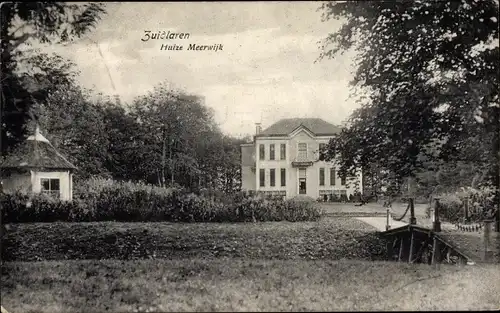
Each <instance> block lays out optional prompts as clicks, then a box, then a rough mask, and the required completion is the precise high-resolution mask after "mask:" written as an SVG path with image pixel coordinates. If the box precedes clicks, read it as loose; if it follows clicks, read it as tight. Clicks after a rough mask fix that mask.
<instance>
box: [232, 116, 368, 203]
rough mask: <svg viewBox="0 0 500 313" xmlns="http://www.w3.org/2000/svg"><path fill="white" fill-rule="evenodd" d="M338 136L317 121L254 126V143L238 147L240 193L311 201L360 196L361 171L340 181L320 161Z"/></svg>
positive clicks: (334, 170) (332, 169) (295, 120)
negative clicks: (322, 154)
mask: <svg viewBox="0 0 500 313" xmlns="http://www.w3.org/2000/svg"><path fill="white" fill-rule="evenodd" d="M339 132H340V128H339V127H337V126H335V125H332V124H330V123H328V122H326V121H324V120H322V119H319V118H293V119H283V120H280V121H278V122H277V123H275V124H273V125H271V126H270V127H268V128H267V129H265V130H262V129H261V126H260V124H257V126H256V134H255V136H254V140H253V142H252V143H246V144H243V145H241V173H242V189H243V190H247V191H250V190H252V191H257V192H262V193H265V194H271V195H276V196H283V197H286V198H293V197H296V196H301V195H303V196H308V197H311V198H314V199H317V198H320V197H321V198H323V197H324V196H325V195H327V196H330V195H337V196H341V195H345V196H347V197H349V196H350V195H354V194H355V193H356V192H362V190H363V186H362V176H361V171H359V172H358V174H357V176H356V177H345V178H343V177H340V176H339V175H338V165H337V164H336V162H335V161H333V162H325V161H320V160H319V151H320V149H321V148H322V146H323V145H325V146H326V145H327V144H328V142H329V140H330V139H331V138H332V136H333V135H335V134H336V133H339Z"/></svg>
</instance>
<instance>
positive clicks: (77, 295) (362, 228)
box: [1, 217, 500, 312]
mask: <svg viewBox="0 0 500 313" xmlns="http://www.w3.org/2000/svg"><path fill="white" fill-rule="evenodd" d="M7 228H8V229H7V233H6V234H5V237H4V241H3V242H2V252H3V258H4V260H6V261H7V262H5V263H4V265H3V266H2V290H1V296H2V306H4V307H5V308H6V309H7V310H9V312H104V311H109V312H134V311H141V312H144V311H148V310H149V311H311V310H313V311H315V310H316V311H320V310H350V311H353V310H438V309H439V310H461V309H463V310H469V309H492V308H498V307H499V306H500V304H499V302H498V297H497V296H498V292H499V291H500V290H499V287H500V285H499V284H498V281H499V280H500V276H499V275H500V272H499V271H498V268H497V267H487V266H482V267H479V266H476V267H466V268H459V267H447V266H441V271H435V270H433V269H432V268H431V267H429V266H428V265H408V264H403V263H388V262H384V261H382V260H383V259H384V257H385V256H384V254H385V253H384V252H385V247H384V243H383V242H382V241H381V240H380V239H379V238H378V237H377V235H376V234H375V232H374V229H373V228H371V227H370V226H368V225H367V224H365V223H363V222H361V221H358V220H356V219H352V218H341V217H337V218H323V219H321V220H320V221H318V222H300V223H290V222H269V223H247V224H244V223H235V224H217V223H193V224H183V223H115V222H103V223H37V224H10V225H8V227H7ZM456 299H460V301H456Z"/></svg>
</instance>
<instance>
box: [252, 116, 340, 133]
mask: <svg viewBox="0 0 500 313" xmlns="http://www.w3.org/2000/svg"><path fill="white" fill-rule="evenodd" d="M301 125H302V126H304V127H305V128H307V129H308V130H309V131H311V132H312V133H314V134H315V135H317V136H322V135H326V136H328V135H334V134H338V133H340V127H338V126H335V125H333V124H330V123H328V122H326V121H324V120H322V119H320V118H286V119H282V120H279V121H278V122H276V123H274V124H273V125H271V126H269V127H268V128H266V129H264V130H263V131H262V132H260V134H258V135H257V136H287V135H289V134H290V133H292V132H293V131H294V130H295V129H297V128H298V127H299V126H301Z"/></svg>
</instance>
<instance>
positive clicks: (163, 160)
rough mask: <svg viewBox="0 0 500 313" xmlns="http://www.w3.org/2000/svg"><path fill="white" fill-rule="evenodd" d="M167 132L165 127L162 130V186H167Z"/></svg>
mask: <svg viewBox="0 0 500 313" xmlns="http://www.w3.org/2000/svg"><path fill="white" fill-rule="evenodd" d="M165 140H166V134H165V127H163V130H162V148H161V178H160V179H161V187H165V166H166V162H167V160H166V158H167V147H166V142H165Z"/></svg>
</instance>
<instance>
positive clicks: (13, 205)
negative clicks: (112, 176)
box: [0, 180, 321, 223]
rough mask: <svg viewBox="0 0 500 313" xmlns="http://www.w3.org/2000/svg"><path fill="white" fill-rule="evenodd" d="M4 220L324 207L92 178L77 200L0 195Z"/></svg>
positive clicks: (295, 214) (305, 212)
mask: <svg viewBox="0 0 500 313" xmlns="http://www.w3.org/2000/svg"><path fill="white" fill-rule="evenodd" d="M0 201H1V205H2V221H3V222H4V223H10V222H12V223H16V222H17V223H19V222H20V223H30V222H55V221H65V222H90V221H123V222H145V221H150V222H151V221H169V222H257V221H291V222H296V221H309V220H317V219H319V217H320V215H321V212H320V210H319V209H318V208H317V207H316V206H315V205H314V203H311V202H306V201H292V200H287V201H285V200H282V199H269V198H268V199H266V198H263V197H262V196H258V195H253V194H247V193H243V192H239V193H232V194H227V193H222V192H208V191H205V192H203V193H200V194H195V193H190V192H188V191H186V190H184V189H178V188H170V189H167V188H163V187H155V186H152V185H146V184H136V183H118V182H113V181H104V182H103V181H101V180H97V181H91V182H90V183H87V184H85V185H84V184H81V186H80V188H79V189H78V190H76V192H75V196H74V199H73V201H60V200H55V199H53V198H49V197H47V196H45V195H43V194H37V195H32V196H30V195H26V194H22V193H15V194H3V195H1V200H0Z"/></svg>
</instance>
